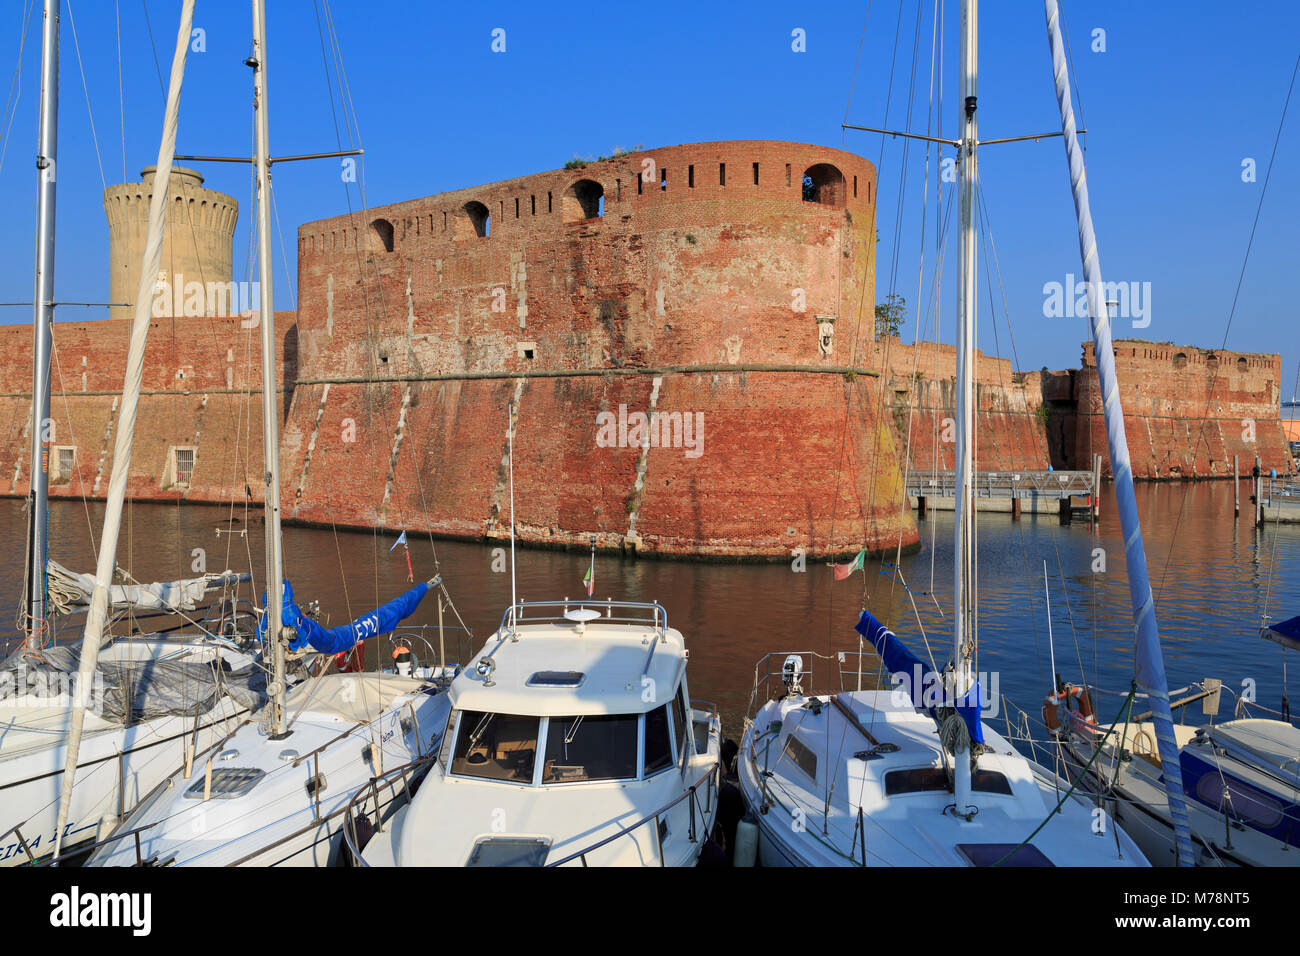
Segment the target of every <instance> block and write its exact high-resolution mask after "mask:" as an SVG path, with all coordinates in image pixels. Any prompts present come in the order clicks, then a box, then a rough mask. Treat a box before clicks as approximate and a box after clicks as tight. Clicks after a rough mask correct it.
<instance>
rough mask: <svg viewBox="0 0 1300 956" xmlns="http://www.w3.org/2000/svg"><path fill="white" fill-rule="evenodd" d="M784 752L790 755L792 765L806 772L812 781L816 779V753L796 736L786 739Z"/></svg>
mask: <svg viewBox="0 0 1300 956" xmlns="http://www.w3.org/2000/svg"><path fill="white" fill-rule="evenodd" d="M785 752H786V753H788V754H789V755H790V759H791V760H793V761H794V765H795V766H796V767H798V768H799V769H800V770H802V771H803V772H804V773H806V774H807V775H808V777H809V779H811V780H812V781H813V782H814V783H815V782H816V781H817V755H816V754H815V753H813V752H812V750H811V749H810V748H809V747H808V745H807V744H805V743H804V742H803V741H801V740H800V739H799V738H798V737H789V738H787V740H786V748H785Z"/></svg>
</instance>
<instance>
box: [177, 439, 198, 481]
mask: <svg viewBox="0 0 1300 956" xmlns="http://www.w3.org/2000/svg"><path fill="white" fill-rule="evenodd" d="M193 475H194V449H193V448H177V449H176V484H178V485H188V484H189V483H190V478H191V477H193Z"/></svg>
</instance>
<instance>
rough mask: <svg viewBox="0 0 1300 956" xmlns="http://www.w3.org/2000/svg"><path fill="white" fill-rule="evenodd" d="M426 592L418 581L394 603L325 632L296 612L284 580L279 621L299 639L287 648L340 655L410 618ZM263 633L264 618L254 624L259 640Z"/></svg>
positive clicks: (291, 590) (291, 595) (288, 586)
mask: <svg viewBox="0 0 1300 956" xmlns="http://www.w3.org/2000/svg"><path fill="white" fill-rule="evenodd" d="M428 591H429V585H428V583H427V582H425V581H421V582H420V583H419V584H417V585H416V586H415V587H413V588H411V590H409V591H407V592H406V593H405V594H403V595H401V596H400V597H395V598H393V600H391V601H389V602H388V603H387V604H383V605H381V606H379V607H377V608H375V609H374V610H373V611H371V612H370V613H369V614H363V615H362V616H361V617H359V618H357V619H356V620H355V621H353V622H352V623H351V624H340V625H339V626H338V627H331V628H328V629H327V628H324V627H321V626H320V625H319V624H317V623H316V622H315V621H313V620H312V619H311V618H309V617H307V615H305V614H303V613H302V611H301V610H299V608H298V605H297V604H296V603H295V602H294V600H293V588H292V587H291V586H290V584H289V582H288V581H287V580H286V581H285V582H284V609H283V611H282V612H281V620H282V621H283V623H284V625H285V627H292V628H294V629H295V630H296V631H297V633H298V636H297V637H296V638H295V639H294V640H292V641H290V642H289V649H290V650H291V651H300V650H302V649H303V648H304V647H306V646H307V645H308V644H310V645H311V646H312V649H313V650H316V651H320V653H322V654H341V653H342V652H343V651H347V650H351V649H352V647H353V646H354V645H356V644H358V643H360V642H361V641H364V640H365V639H366V638H368V637H375V636H376V635H378V634H387V633H388V632H389V631H391V630H392V629H393V628H395V627H397V625H398V624H400V623H401V622H402V621H403V619H405V618H408V617H410V616H411V614H412V613H414V611H415V609H416V607H417V606H419V603H420V601H422V600H423V599H424V596H425V594H427V593H428ZM262 604H263V605H265V604H266V594H265V593H263V595H262ZM265 633H266V618H265V617H263V618H262V619H261V620H260V621H258V623H257V636H258V637H259V638H261V637H263V636H264V635H265Z"/></svg>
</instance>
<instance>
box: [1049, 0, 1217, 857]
mask: <svg viewBox="0 0 1300 956" xmlns="http://www.w3.org/2000/svg"><path fill="white" fill-rule="evenodd" d="M1043 12H1044V14H1045V15H1046V17H1047V42H1048V45H1049V47H1050V48H1051V51H1052V77H1053V80H1054V81H1055V84H1056V102H1057V106H1058V107H1059V108H1060V112H1061V130H1062V132H1063V133H1064V134H1065V135H1064V140H1065V156H1066V161H1067V162H1068V164H1069V167H1070V186H1071V189H1072V191H1073V193H1074V214H1075V218H1076V220H1077V222H1078V226H1079V256H1080V258H1081V259H1082V260H1083V278H1084V284H1085V286H1086V288H1087V292H1088V321H1089V323H1090V324H1091V325H1092V342H1093V353H1094V355H1095V356H1096V359H1097V381H1098V384H1099V385H1100V386H1101V395H1102V402H1101V407H1102V413H1103V415H1104V416H1105V419H1106V444H1107V448H1108V450H1109V452H1110V470H1111V478H1112V480H1113V482H1114V485H1115V511H1116V512H1117V513H1118V514H1119V524H1120V533H1121V535H1122V537H1123V539H1124V560H1125V565H1126V567H1127V569H1128V590H1129V601H1130V603H1131V605H1132V609H1133V631H1134V637H1135V644H1136V648H1135V650H1136V655H1137V683H1138V685H1139V686H1140V687H1141V688H1142V690H1144V691H1145V692H1146V693H1147V695H1148V699H1149V701H1150V703H1151V722H1152V723H1153V724H1154V725H1155V732H1156V749H1157V750H1158V751H1159V753H1160V771H1161V777H1162V779H1163V780H1164V785H1165V794H1166V795H1167V796H1168V798H1169V817H1170V819H1171V820H1172V822H1173V824H1174V836H1175V842H1176V846H1177V861H1178V865H1179V866H1195V865H1196V848H1195V846H1193V844H1192V836H1191V828H1190V825H1189V823H1188V819H1187V800H1186V797H1185V795H1184V793H1183V772H1182V767H1181V765H1180V763H1179V761H1178V741H1177V739H1176V738H1175V736H1174V718H1173V713H1172V712H1171V709H1170V706H1169V682H1168V680H1167V678H1166V676H1165V661H1164V655H1163V654H1162V653H1161V650H1160V629H1159V626H1158V625H1157V623H1156V610H1155V599H1154V598H1153V596H1152V594H1151V580H1150V578H1149V577H1148V575H1147V555H1146V549H1145V547H1143V544H1142V524H1141V522H1139V520H1138V511H1137V496H1136V495H1135V494H1134V493H1133V465H1132V462H1131V460H1130V459H1129V452H1128V436H1127V435H1126V434H1125V430H1124V408H1123V405H1122V403H1121V402H1120V395H1119V380H1118V378H1117V377H1116V374H1115V351H1114V347H1113V346H1112V345H1111V334H1110V311H1109V308H1108V307H1107V305H1106V299H1105V295H1104V290H1105V286H1104V285H1103V284H1102V277H1101V259H1100V258H1099V257H1098V255H1097V236H1096V233H1095V232H1093V228H1092V208H1091V206H1090V205H1089V203H1088V174H1087V169H1086V168H1085V166H1084V162H1083V150H1082V149H1080V148H1079V135H1078V130H1077V129H1076V128H1075V123H1074V106H1073V104H1072V103H1071V102H1070V83H1069V72H1068V70H1067V67H1066V58H1065V43H1064V41H1063V40H1062V38H1061V24H1060V18H1061V13H1060V10H1059V9H1058V7H1057V4H1056V0H1044V3H1043ZM1052 680H1053V681H1055V680H1056V675H1055V674H1053V675H1052ZM1053 689H1055V687H1053Z"/></svg>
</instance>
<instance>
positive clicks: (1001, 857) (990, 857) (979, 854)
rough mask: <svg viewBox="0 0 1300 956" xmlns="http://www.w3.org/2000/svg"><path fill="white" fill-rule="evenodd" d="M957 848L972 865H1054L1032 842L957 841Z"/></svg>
mask: <svg viewBox="0 0 1300 956" xmlns="http://www.w3.org/2000/svg"><path fill="white" fill-rule="evenodd" d="M957 850H958V852H959V853H961V855H962V856H964V857H965V858H966V859H967V860H969V861H970V863H971V865H972V866H996V865H1001V866H1055V865H1056V864H1055V863H1053V862H1052V861H1051V860H1049V859H1048V858H1047V857H1046V856H1044V855H1043V852H1042V851H1041V850H1039V849H1038V847H1036V846H1034V845H1033V844H1032V843H1026V844H1024V845H1021V844H1018V843H958V844H957Z"/></svg>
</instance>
